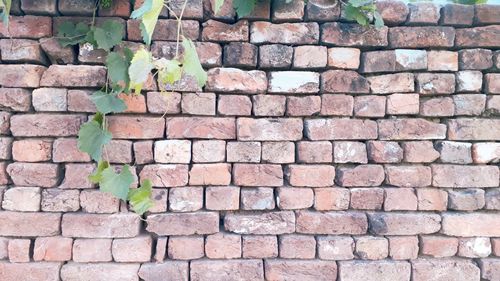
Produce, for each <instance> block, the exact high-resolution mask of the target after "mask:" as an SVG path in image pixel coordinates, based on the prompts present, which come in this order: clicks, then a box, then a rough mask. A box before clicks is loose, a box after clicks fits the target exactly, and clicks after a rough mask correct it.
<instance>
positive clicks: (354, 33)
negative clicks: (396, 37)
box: [321, 22, 388, 47]
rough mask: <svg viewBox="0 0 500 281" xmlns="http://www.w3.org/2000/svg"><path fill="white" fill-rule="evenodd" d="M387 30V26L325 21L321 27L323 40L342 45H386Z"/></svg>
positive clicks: (330, 43) (323, 41)
mask: <svg viewBox="0 0 500 281" xmlns="http://www.w3.org/2000/svg"><path fill="white" fill-rule="evenodd" d="M387 32H388V28H387V27H382V28H375V27H374V26H366V27H364V26H360V25H356V24H351V23H339V22H332V23H325V24H323V25H322V27H321V33H322V35H321V42H322V43H325V44H327V45H335V46H342V47H384V46H387Z"/></svg>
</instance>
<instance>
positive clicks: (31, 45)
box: [0, 39, 46, 65]
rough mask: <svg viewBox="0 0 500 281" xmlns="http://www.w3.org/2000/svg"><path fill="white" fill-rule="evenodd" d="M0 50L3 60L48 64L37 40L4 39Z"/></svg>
mask: <svg viewBox="0 0 500 281" xmlns="http://www.w3.org/2000/svg"><path fill="white" fill-rule="evenodd" d="M0 50H1V52H2V61H4V62H7V63H9V62H10V63H34V64H42V65H43V64H46V59H45V56H44V55H43V53H42V49H41V48H40V46H39V45H38V42H37V41H36V40H29V39H2V40H0Z"/></svg>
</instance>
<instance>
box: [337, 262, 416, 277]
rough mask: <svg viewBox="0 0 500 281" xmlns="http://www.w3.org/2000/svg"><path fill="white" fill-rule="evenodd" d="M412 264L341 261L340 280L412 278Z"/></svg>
mask: <svg viewBox="0 0 500 281" xmlns="http://www.w3.org/2000/svg"><path fill="white" fill-rule="evenodd" d="M410 271H411V266H410V264H409V263H408V262H406V261H341V262H339V280H341V281H357V280H365V279H366V278H367V276H370V278H373V279H372V280H379V281H390V280H410V274H411V273H410Z"/></svg>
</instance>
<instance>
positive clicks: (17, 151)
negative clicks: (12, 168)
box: [12, 139, 52, 162]
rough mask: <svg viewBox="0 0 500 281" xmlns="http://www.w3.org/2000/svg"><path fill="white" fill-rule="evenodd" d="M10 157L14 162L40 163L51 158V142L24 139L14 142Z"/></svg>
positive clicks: (47, 140)
mask: <svg viewBox="0 0 500 281" xmlns="http://www.w3.org/2000/svg"><path fill="white" fill-rule="evenodd" d="M12 157H13V159H14V160H16V161H23V162H41V161H48V160H50V159H51V158H52V141H51V140H49V139H25V140H18V141H14V142H13V144H12Z"/></svg>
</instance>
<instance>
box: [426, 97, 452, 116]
mask: <svg viewBox="0 0 500 281" xmlns="http://www.w3.org/2000/svg"><path fill="white" fill-rule="evenodd" d="M454 114H455V104H454V103H453V99H452V98H450V97H443V98H430V99H423V100H421V101H420V115H422V116H426V117H443V116H444V117H446V116H453V115H454Z"/></svg>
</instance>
